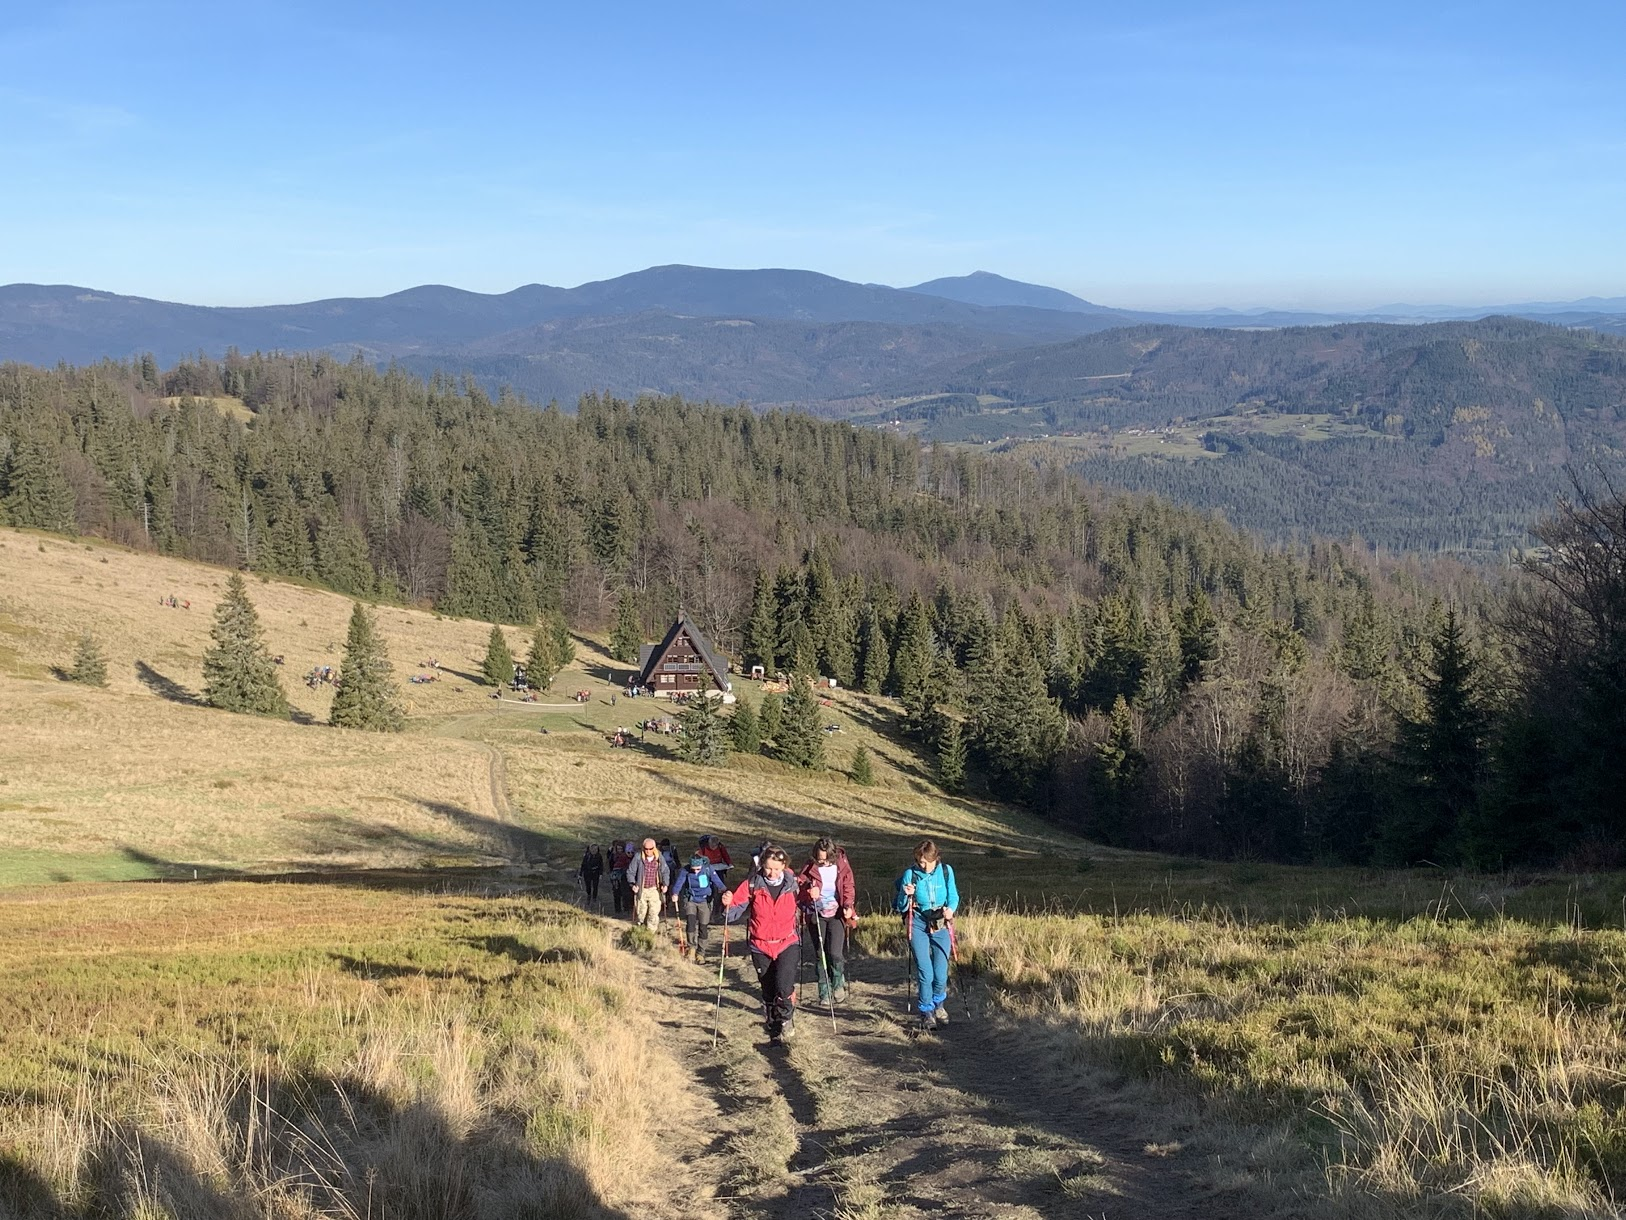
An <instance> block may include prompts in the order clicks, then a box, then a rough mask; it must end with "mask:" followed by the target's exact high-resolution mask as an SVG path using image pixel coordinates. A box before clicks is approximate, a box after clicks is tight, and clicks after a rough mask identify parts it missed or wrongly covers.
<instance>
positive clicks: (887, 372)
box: [0, 266, 1626, 553]
mask: <svg viewBox="0 0 1626 1220" xmlns="http://www.w3.org/2000/svg"><path fill="white" fill-rule="evenodd" d="M1485 315H1501V316H1492V317H1489V318H1486V317H1485ZM1508 315H1515V316H1508ZM1448 318H1449V319H1455V320H1450V321H1443V320H1441V319H1448ZM1473 319H1482V320H1473ZM1521 319H1522V320H1521ZM234 347H235V348H237V349H239V350H242V351H245V352H248V351H254V350H259V351H271V350H281V351H285V352H299V351H322V352H329V353H333V354H335V355H338V356H340V357H341V358H344V359H350V358H352V357H354V356H357V355H360V356H361V357H363V358H364V359H367V360H370V361H375V362H379V363H384V362H394V363H396V364H398V365H401V366H403V367H405V368H406V369H408V370H409V371H412V372H416V373H420V374H424V375H429V374H433V373H438V372H443V373H449V374H452V375H454V376H455V375H468V376H470V377H472V378H474V379H475V380H476V381H478V382H479V383H480V384H482V385H483V386H485V387H486V388H487V389H488V390H489V391H492V392H495V391H496V390H497V389H498V388H500V387H503V386H508V387H511V388H512V389H514V390H515V391H517V392H519V393H521V394H523V395H525V396H526V397H528V398H530V399H531V400H532V401H535V402H548V401H550V400H556V401H558V402H560V403H561V404H564V405H566V406H570V405H573V404H574V402H575V400H576V399H577V398H578V397H579V396H580V395H581V394H582V393H584V392H586V391H589V390H609V391H611V392H613V393H618V394H624V395H633V394H637V393H640V392H644V391H650V392H655V393H662V394H681V395H683V396H685V397H688V398H694V399H711V400H713V401H722V402H736V401H746V402H750V403H753V404H756V405H780V406H789V407H797V408H802V409H806V410H811V411H814V412H817V413H821V414H829V415H839V416H846V417H851V418H854V419H856V420H859V421H861V422H865V423H869V424H871V425H875V426H882V427H889V428H891V427H896V428H904V429H908V430H910V431H914V432H918V433H920V434H922V435H923V436H925V437H927V438H930V439H936V440H941V441H948V442H957V443H967V444H987V445H995V446H1005V447H1020V446H1037V447H1040V448H1042V449H1045V450H1047V451H1049V455H1050V456H1052V457H1054V458H1056V459H1059V460H1061V461H1064V462H1067V463H1069V464H1072V465H1076V466H1077V467H1078V468H1079V469H1081V470H1083V471H1084V472H1086V473H1087V474H1088V475H1089V476H1090V477H1091V478H1094V479H1096V480H1098V481H1101V482H1107V483H1116V484H1119V485H1122V486H1126V487H1132V488H1142V489H1147V490H1155V491H1159V492H1162V493H1165V494H1167V495H1169V496H1171V497H1173V498H1175V499H1178V500H1182V501H1185V502H1188V503H1193V504H1197V505H1201V506H1204V507H1211V508H1217V509H1221V510H1223V511H1225V512H1226V513H1227V514H1229V515H1230V516H1231V517H1232V519H1233V520H1235V521H1236V522H1238V523H1239V524H1244V525H1248V526H1251V527H1253V528H1256V529H1259V530H1262V531H1265V532H1267V533H1272V534H1277V535H1285V534H1302V533H1319V534H1333V535H1338V534H1344V533H1347V532H1349V531H1358V532H1359V533H1361V534H1362V535H1363V536H1364V537H1366V538H1368V539H1371V540H1374V541H1377V542H1381V543H1384V544H1387V545H1390V546H1394V547H1397V548H1407V549H1423V550H1428V549H1440V548H1444V549H1449V550H1454V551H1471V552H1481V553H1484V552H1492V553H1494V552H1495V551H1497V550H1499V549H1503V548H1506V547H1510V546H1517V545H1520V544H1521V543H1522V542H1523V541H1524V539H1525V538H1526V534H1525V530H1526V528H1527V526H1528V524H1529V522H1530V521H1531V520H1532V519H1533V518H1534V517H1536V516H1537V515H1539V514H1540V513H1541V512H1543V511H1545V510H1547V509H1548V508H1550V507H1551V504H1552V501H1553V497H1554V496H1555V495H1556V494H1557V493H1559V492H1561V491H1562V490H1563V488H1564V485H1565V478H1566V476H1565V473H1564V471H1565V468H1566V467H1568V466H1576V467H1598V468H1601V469H1604V470H1606V471H1609V472H1610V473H1611V474H1612V475H1615V476H1619V475H1621V474H1623V473H1626V297H1612V298H1591V299H1588V300H1584V301H1568V302H1535V303H1527V304H1523V305H1508V306H1505V307H1503V308H1501V309H1498V310H1455V309H1453V308H1451V307H1448V306H1411V305H1394V306H1388V307H1385V308H1384V309H1382V310H1377V311H1373V312H1372V313H1369V314H1363V315H1360V316H1358V317H1354V316H1348V315H1334V314H1318V313H1302V312H1291V311H1251V312H1239V311H1234V310H1215V311H1209V312H1204V313H1189V314H1156V313H1145V312H1136V311H1132V310H1120V309H1112V308H1110V307H1108V306H1104V305H1098V304H1095V303H1094V302H1091V301H1087V300H1084V299H1083V298H1081V297H1077V296H1073V295H1072V294H1070V293H1066V292H1063V291H1061V290H1060V289H1056V288H1049V287H1045V286H1043V285H1038V284H1025V283H1022V282H1020V281H1017V280H1010V279H1006V278H1004V277H1002V276H998V275H993V274H991V273H989V272H985V271H979V272H975V273H973V274H971V275H965V276H955V277H949V278H945V279H936V280H930V281H928V282H926V283H923V284H916V285H914V286H913V287H910V288H890V287H887V286H885V285H882V284H855V283H851V282H848V281H846V280H840V279H835V278H833V277H831V276H827V275H819V274H816V273H814V272H811V271H795V270H760V271H726V270H717V269H713V268H706V267H683V266H670V267H651V268H649V269H648V270H645V271H639V272H635V273H633V274H631V275H624V276H619V277H617V278H615V279H610V280H600V281H595V282H593V283H588V284H582V285H580V286H578V287H575V288H555V287H550V286H548V285H545V284H530V285H526V286H525V287H523V288H517V289H515V290H514V291H512V292H507V293H501V294H483V293H477V292H465V291H462V290H460V289H456V288H448V287H442V286H437V285H427V286H423V287H419V288H411V289H408V290H406V291H405V292H398V293H394V294H392V295H390V296H385V297H356V298H341V299H335V300H327V301H312V302H307V303H305V304H297V305H268V306H262V307H257V308H216V307H206V306H196V305H181V304H173V303H169V302H164V301H153V300H147V299H144V298H141V297H129V296H118V295H115V294H112V293H106V292H98V291H94V290H92V289H86V288H75V287H63V286H56V287H40V286H37V285H28V284H13V285H10V286H8V287H4V288H0V362H3V361H6V360H16V361H24V362H28V363H34V364H55V363H57V362H58V361H66V362H69V363H77V364H84V363H90V362H94V361H97V360H100V359H103V358H107V357H111V358H114V359H129V358H131V357H135V356H139V355H141V354H143V353H149V352H150V353H151V354H152V355H153V356H154V357H155V358H156V359H157V360H158V362H159V363H160V364H161V365H165V366H167V365H171V364H173V363H175V362H177V361H179V360H183V359H186V358H189V357H191V356H194V355H196V354H197V353H199V352H202V353H206V354H208V355H210V356H220V355H222V354H224V353H225V352H226V351H227V350H228V349H229V348H234Z"/></svg>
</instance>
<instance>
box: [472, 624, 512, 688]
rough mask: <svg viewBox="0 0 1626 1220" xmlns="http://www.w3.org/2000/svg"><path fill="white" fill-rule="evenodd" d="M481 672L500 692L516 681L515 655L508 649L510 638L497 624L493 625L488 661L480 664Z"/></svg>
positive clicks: (487, 653) (487, 649)
mask: <svg viewBox="0 0 1626 1220" xmlns="http://www.w3.org/2000/svg"><path fill="white" fill-rule="evenodd" d="M480 672H481V673H482V674H484V675H485V679H486V681H487V682H489V683H491V685H493V686H495V687H496V688H497V689H498V690H501V689H502V688H503V687H505V686H507V685H508V684H509V683H510V682H512V681H513V680H514V654H513V653H512V652H510V651H509V649H508V637H507V636H505V635H503V633H502V628H501V627H499V626H497V625H496V624H495V623H493V624H492V625H491V638H490V639H489V640H487V642H486V659H485V660H484V661H482V662H481V664H480Z"/></svg>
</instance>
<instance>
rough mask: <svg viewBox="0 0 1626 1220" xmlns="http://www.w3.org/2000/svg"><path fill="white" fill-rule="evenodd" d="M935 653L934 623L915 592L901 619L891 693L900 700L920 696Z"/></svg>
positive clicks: (894, 643) (893, 657) (895, 643)
mask: <svg viewBox="0 0 1626 1220" xmlns="http://www.w3.org/2000/svg"><path fill="white" fill-rule="evenodd" d="M934 656H935V648H934V645H933V643H932V626H931V620H930V619H929V618H928V617H927V614H926V604H925V603H924V602H922V601H921V600H920V595H919V594H918V593H915V594H911V595H910V597H909V604H908V605H907V606H906V607H905V608H904V610H903V613H902V614H901V615H900V616H899V620H898V631H897V638H896V639H895V640H894V641H893V645H892V673H891V675H890V677H889V678H888V681H887V692H888V693H889V694H892V695H896V696H897V697H898V698H900V699H908V698H910V697H911V696H914V697H915V698H917V699H918V697H919V690H918V688H919V686H920V685H921V683H923V682H925V681H926V679H927V677H928V676H929V675H930V674H931V669H932V661H933V658H934Z"/></svg>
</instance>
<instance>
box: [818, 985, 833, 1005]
mask: <svg viewBox="0 0 1626 1220" xmlns="http://www.w3.org/2000/svg"><path fill="white" fill-rule="evenodd" d="M831 998H832V996H831V991H830V988H829V987H820V988H819V1003H820V1004H828V1003H829V1002H830V1000H831Z"/></svg>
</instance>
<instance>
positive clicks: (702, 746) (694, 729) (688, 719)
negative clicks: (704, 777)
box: [677, 690, 729, 767]
mask: <svg viewBox="0 0 1626 1220" xmlns="http://www.w3.org/2000/svg"><path fill="white" fill-rule="evenodd" d="M722 705H723V696H722V692H721V691H717V690H704V691H700V692H698V693H697V694H696V695H695V697H694V698H693V699H692V700H690V702H689V707H688V709H687V710H686V711H685V712H684V713H683V715H682V716H681V717H679V719H678V731H679V733H680V736H679V737H678V748H677V752H678V757H679V758H681V759H683V761H684V762H692V763H698V764H699V765H700V766H703V767H721V766H724V765H726V764H727V762H728V752H729V726H728V724H727V722H725V721H724V720H723V717H722V715H721V713H720V709H721V707H722Z"/></svg>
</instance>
